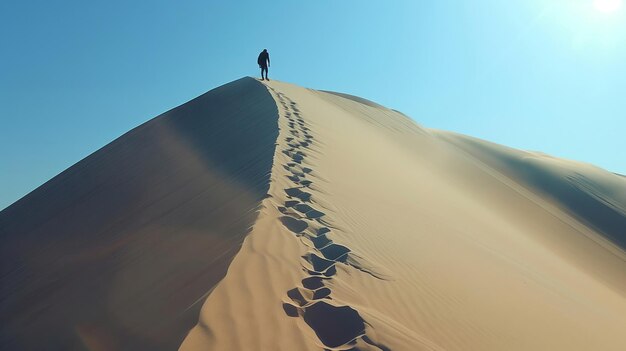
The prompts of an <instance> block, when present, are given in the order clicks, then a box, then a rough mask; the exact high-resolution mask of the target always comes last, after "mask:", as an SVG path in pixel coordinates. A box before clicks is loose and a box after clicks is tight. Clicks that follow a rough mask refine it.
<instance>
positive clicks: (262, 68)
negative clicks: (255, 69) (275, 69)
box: [261, 66, 264, 80]
mask: <svg viewBox="0 0 626 351" xmlns="http://www.w3.org/2000/svg"><path fill="white" fill-rule="evenodd" d="M263 70H264V67H263V66H261V80H263V79H264V78H263Z"/></svg>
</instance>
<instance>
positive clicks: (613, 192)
mask: <svg viewBox="0 0 626 351" xmlns="http://www.w3.org/2000/svg"><path fill="white" fill-rule="evenodd" d="M455 143H456V144H457V145H460V146H461V147H462V148H463V149H465V150H467V151H469V152H470V153H471V154H472V155H474V156H476V157H478V158H480V159H481V160H484V161H486V162H487V163H488V164H490V165H493V166H494V167H496V168H497V169H498V170H499V171H501V172H503V173H505V174H506V175H507V176H510V177H512V178H514V179H518V180H520V181H522V182H523V183H524V184H527V185H528V186H530V187H532V188H533V190H535V191H538V192H540V193H542V194H545V195H546V197H547V198H549V199H552V201H554V202H555V203H556V204H558V205H559V206H560V207H562V208H563V209H565V210H566V211H568V212H569V213H570V214H572V215H573V216H574V217H576V218H577V219H579V220H581V221H582V222H584V223H585V224H587V225H589V226H591V227H592V228H595V229H597V230H598V231H600V232H601V233H603V234H604V235H605V237H606V238H607V239H609V240H610V241H611V242H612V243H614V244H615V245H616V246H618V247H620V248H621V249H622V250H626V192H624V190H623V189H625V188H626V182H625V181H624V179H623V178H621V177H619V176H617V175H615V174H611V173H608V172H605V171H601V170H599V169H597V168H595V167H591V166H590V165H587V166H586V167H581V166H580V165H578V164H577V165H576V166H574V165H573V164H572V163H568V162H565V161H560V160H556V159H553V158H550V157H548V156H537V155H532V154H530V155H528V156H526V157H522V156H520V155H519V153H520V152H516V153H517V154H514V153H513V152H509V153H507V152H503V151H498V150H499V149H497V148H495V147H489V146H488V145H487V144H486V143H485V142H482V141H479V140H474V139H472V138H467V137H462V136H457V139H456V141H455Z"/></svg>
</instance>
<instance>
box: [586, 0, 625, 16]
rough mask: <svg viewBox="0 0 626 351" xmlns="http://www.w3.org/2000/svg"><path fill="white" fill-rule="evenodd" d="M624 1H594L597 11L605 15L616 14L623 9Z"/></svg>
mask: <svg viewBox="0 0 626 351" xmlns="http://www.w3.org/2000/svg"><path fill="white" fill-rule="evenodd" d="M623 3H624V1H623V0H593V6H594V7H595V8H596V10H598V11H600V12H604V13H612V12H616V11H618V10H619V9H621V8H622V5H623Z"/></svg>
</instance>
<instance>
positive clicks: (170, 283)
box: [0, 78, 277, 350]
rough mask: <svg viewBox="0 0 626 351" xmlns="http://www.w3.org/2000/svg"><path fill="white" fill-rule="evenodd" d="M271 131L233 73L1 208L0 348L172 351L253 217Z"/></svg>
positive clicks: (257, 88) (267, 108) (260, 91)
mask: <svg viewBox="0 0 626 351" xmlns="http://www.w3.org/2000/svg"><path fill="white" fill-rule="evenodd" d="M276 137H277V109H276V104H275V103H274V101H273V99H272V98H271V96H270V94H269V93H268V91H267V89H265V87H263V86H262V85H261V84H259V83H258V82H256V81H255V80H253V79H251V78H244V79H241V80H238V81H235V82H232V83H230V84H227V85H225V86H222V87H220V88H217V89H214V90H212V91H210V92H208V93H206V94H204V95H202V96H200V97H198V98H196V99H194V100H191V101H189V102H187V103H186V104H183V105H181V106H179V107H177V108H175V109H173V110H171V111H168V112H166V113H164V114H163V115H161V116H158V117H156V118H154V119H152V120H151V121H149V122H147V123H145V124H143V125H141V126H139V127H137V128H135V129H133V130H131V131H130V132H128V133H126V134H125V135H123V136H121V137H120V138H118V139H117V140H115V141H113V142H112V143H110V144H109V145H107V146H105V147H103V148H102V149H100V150H98V151H97V152H95V153H94V154H92V155H90V156H89V157H87V158H85V159H84V160H82V161H80V162H79V163H77V164H76V165H74V166H72V167H70V168H69V169H67V170H66V171H64V172H63V173H61V174H59V175H58V176H56V177H55V178H53V179H52V180H50V181H48V182H47V183H45V184H44V185H42V186H41V187H39V188H38V189H36V190H35V191H33V192H32V193H30V194H28V195H27V196H25V197H24V198H22V199H21V200H19V201H18V202H16V203H15V204H13V205H11V206H10V207H8V208H7V209H5V210H4V211H2V212H0V235H1V239H2V248H1V249H0V250H1V255H0V259H1V266H0V270H1V284H0V287H1V288H0V289H1V290H0V292H1V293H0V319H1V324H2V329H1V332H0V349H2V350H173V349H176V348H177V347H178V345H179V344H180V343H181V342H182V339H183V338H184V337H185V335H186V334H187V332H188V330H189V329H190V328H191V327H192V326H193V325H194V324H195V322H196V321H197V319H198V311H199V308H200V306H201V305H202V301H203V300H204V298H205V297H206V295H207V294H208V293H209V292H210V291H211V289H212V288H213V287H214V286H215V284H216V283H217V282H218V281H219V280H220V279H222V278H223V276H224V275H225V274H226V269H227V268H228V265H229V263H230V262H231V260H232V259H233V257H234V255H235V254H236V253H237V251H238V250H239V248H240V246H241V242H242V240H243V238H244V237H245V235H246V234H247V233H248V232H249V229H250V227H251V226H252V224H253V223H254V220H255V219H256V217H257V213H258V212H257V210H258V206H259V204H260V201H261V200H262V198H263V197H264V196H265V195H266V194H267V190H268V187H269V173H270V169H271V166H272V157H273V154H274V147H275V145H274V143H275V141H276Z"/></svg>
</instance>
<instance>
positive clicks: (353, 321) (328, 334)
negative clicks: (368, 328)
mask: <svg viewBox="0 0 626 351" xmlns="http://www.w3.org/2000/svg"><path fill="white" fill-rule="evenodd" d="M304 321H305V322H306V323H307V324H308V325H309V326H310V327H311V329H313V331H314V332H315V334H316V335H317V337H318V338H319V339H320V341H321V342H322V343H323V344H324V345H325V346H326V347H332V348H335V347H339V346H342V345H345V344H347V343H349V342H351V341H353V340H354V339H356V338H358V337H359V336H361V335H364V334H365V323H364V321H363V318H361V316H360V315H359V313H358V312H357V311H356V310H355V309H353V308H352V307H349V306H340V307H336V306H333V305H331V304H329V303H326V302H324V301H320V302H317V303H315V304H313V305H311V306H308V307H306V308H305V309H304Z"/></svg>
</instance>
